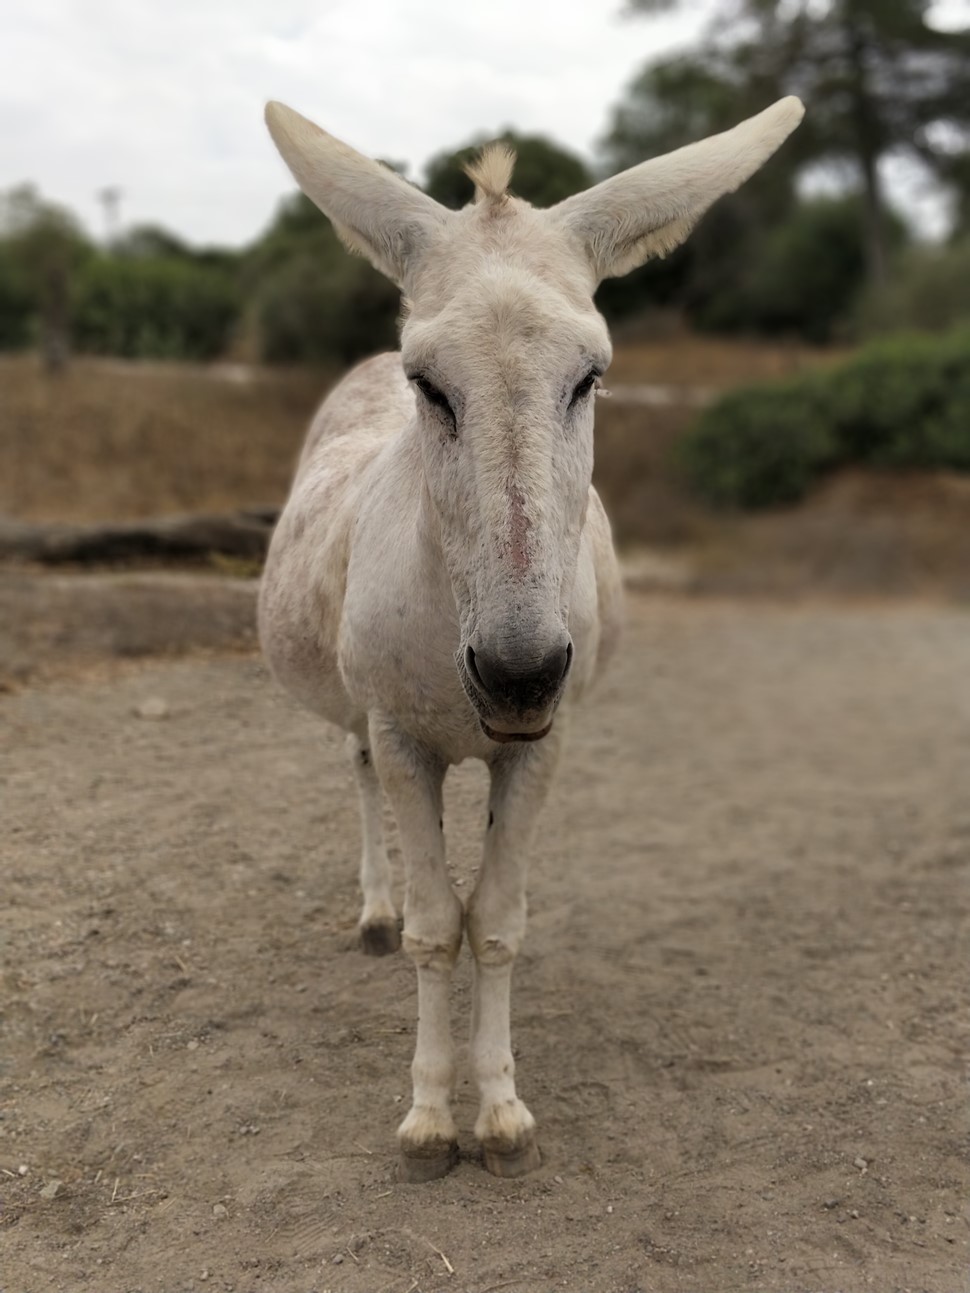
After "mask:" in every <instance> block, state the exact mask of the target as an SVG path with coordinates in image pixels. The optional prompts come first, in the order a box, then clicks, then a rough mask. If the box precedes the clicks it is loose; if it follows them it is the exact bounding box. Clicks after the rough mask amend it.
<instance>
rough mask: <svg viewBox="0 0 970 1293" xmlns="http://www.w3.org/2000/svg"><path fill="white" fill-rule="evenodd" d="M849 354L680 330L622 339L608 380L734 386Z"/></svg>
mask: <svg viewBox="0 0 970 1293" xmlns="http://www.w3.org/2000/svg"><path fill="white" fill-rule="evenodd" d="M844 358H845V352H844V351H838V350H819V349H817V348H815V347H810V346H806V345H803V344H801V343H800V342H777V343H770V342H762V341H759V342H752V341H735V340H728V339H725V338H723V337H693V336H686V335H679V336H672V337H664V338H658V339H651V340H649V341H636V342H634V341H630V342H626V343H624V344H622V345H618V346H617V347H616V352H615V354H614V357H613V363H612V364H611V365H610V372H609V377H608V383H607V384H609V382H616V383H620V382H624V383H626V382H630V383H632V382H656V383H659V384H661V385H670V386H713V387H718V388H721V389H724V390H728V389H730V388H731V387H732V386H739V385H742V384H744V383H746V382H760V381H768V380H769V379H771V378H777V377H791V376H794V375H795V374H796V373H801V372H804V371H805V370H806V369H809V368H821V367H827V366H829V365H831V364H834V363H838V362H839V361H840V360H842V359H844Z"/></svg>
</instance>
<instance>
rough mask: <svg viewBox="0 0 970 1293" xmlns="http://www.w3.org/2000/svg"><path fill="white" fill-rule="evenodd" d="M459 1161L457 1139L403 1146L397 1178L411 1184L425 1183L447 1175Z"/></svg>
mask: <svg viewBox="0 0 970 1293" xmlns="http://www.w3.org/2000/svg"><path fill="white" fill-rule="evenodd" d="M457 1162H458V1144H457V1142H456V1141H450V1142H449V1141H443V1140H435V1141H432V1142H431V1144H430V1145H426V1146H424V1145H422V1146H420V1147H419V1146H409V1147H408V1148H407V1149H405V1148H404V1147H403V1146H402V1148H401V1158H400V1161H399V1163H398V1169H397V1179H398V1180H399V1181H407V1182H408V1184H410V1185H423V1184H424V1183H425V1181H437V1180H440V1178H441V1177H442V1176H447V1175H448V1173H449V1172H450V1171H451V1169H452V1168H453V1167H454V1166H455V1164H456V1163H457Z"/></svg>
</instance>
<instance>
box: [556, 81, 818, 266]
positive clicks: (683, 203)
mask: <svg viewBox="0 0 970 1293" xmlns="http://www.w3.org/2000/svg"><path fill="white" fill-rule="evenodd" d="M804 113H805V109H804V108H803V107H802V105H801V103H800V102H799V100H798V99H796V98H793V97H790V98H787V99H779V101H778V102H777V103H775V104H773V105H772V106H771V107H770V108H766V109H765V111H764V112H760V113H759V114H758V115H757V116H756V117H749V118H748V120H747V121H742V122H741V124H740V125H739V126H735V127H734V129H733V130H726V131H725V132H724V133H723V134H721V135H711V137H710V138H709V139H704V140H702V141H701V142H700V143H697V144H688V145H687V147H686V148H678V149H677V151H676V152H673V153H667V154H666V155H665V156H663V157H656V158H654V159H653V160H652V161H649V162H642V163H641V164H640V165H639V166H634V167H632V168H631V169H630V170H628V171H623V172H621V174H619V175H614V176H613V177H612V179H608V180H604V181H603V183H602V184H597V185H596V187H595V188H592V189H587V190H586V192H585V193H577V194H576V196H575V197H571V198H566V200H565V201H564V202H560V203H559V204H558V206H555V207H553V208H552V209H551V210H550V212H549V215H550V216H552V217H553V218H554V219H556V220H557V221H559V222H560V223H561V224H562V225H564V226H565V228H566V229H568V230H569V231H570V232H571V233H572V234H574V235H575V236H576V237H577V238H578V239H579V240H580V242H581V243H582V245H583V247H584V249H585V251H586V254H587V256H588V257H589V261H590V266H591V268H592V270H593V273H594V274H595V275H596V279H597V281H599V280H600V279H604V278H615V277H617V276H618V275H620V274H627V273H629V272H630V270H631V269H636V267H637V266H638V265H642V264H643V262H644V261H645V260H647V259H648V258H649V257H650V256H665V255H666V254H667V252H668V251H672V250H673V249H674V247H677V246H678V245H679V244H680V243H682V242H683V241H684V239H685V238H686V237H687V235H688V234H689V233H690V231H691V229H693V227H694V225H695V224H696V223H697V221H698V220H699V219H700V218H701V216H702V215H703V214H704V212H705V211H706V210H707V208H708V207H709V206H710V205H711V204H712V203H713V202H715V201H716V200H717V199H718V198H719V197H721V196H722V195H723V194H725V193H733V192H734V190H735V189H736V188H738V187H739V186H740V185H741V184H743V183H744V181H745V180H746V179H748V177H749V176H751V175H753V174H754V172H755V171H756V170H757V169H758V168H759V167H760V166H761V165H762V164H763V163H764V162H766V161H767V160H768V158H769V157H770V156H771V154H772V153H773V152H774V151H775V149H776V148H777V147H778V146H779V145H780V144H781V143H782V142H783V141H784V140H785V139H787V138H788V136H789V135H790V134H791V132H792V131H793V130H794V129H795V127H796V126H797V125H798V123H799V122H800V121H801V119H802V117H803V116H804Z"/></svg>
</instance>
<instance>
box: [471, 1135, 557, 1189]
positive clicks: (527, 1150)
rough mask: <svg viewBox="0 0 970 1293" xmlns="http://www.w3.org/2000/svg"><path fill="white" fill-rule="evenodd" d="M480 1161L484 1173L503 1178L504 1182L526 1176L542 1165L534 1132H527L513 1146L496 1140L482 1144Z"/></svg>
mask: <svg viewBox="0 0 970 1293" xmlns="http://www.w3.org/2000/svg"><path fill="white" fill-rule="evenodd" d="M482 1159H483V1161H484V1163H485V1169H486V1171H488V1172H491V1173H492V1175H493V1176H504V1177H505V1178H506V1180H514V1178H515V1177H517V1176H526V1175H528V1173H529V1172H534V1171H535V1170H536V1168H537V1167H539V1166H540V1165H541V1164H542V1155H541V1154H540V1153H539V1146H538V1144H537V1143H536V1136H535V1132H534V1131H527V1132H526V1133H525V1134H524V1135H523V1136H522V1137H521V1139H520V1140H518V1141H516V1142H514V1143H513V1144H509V1142H508V1141H497V1140H496V1141H491V1142H489V1141H485V1142H483V1144H482Z"/></svg>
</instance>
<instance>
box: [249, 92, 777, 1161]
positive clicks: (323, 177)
mask: <svg viewBox="0 0 970 1293" xmlns="http://www.w3.org/2000/svg"><path fill="white" fill-rule="evenodd" d="M266 116H267V122H268V124H269V129H270V132H271V134H272V136H273V139H274V140H275V142H276V145H277V147H278V148H279V150H280V152H281V153H282V155H283V157H284V159H285V160H286V162H287V164H288V165H289V167H290V169H291V170H292V172H293V174H294V175H295V176H296V178H297V180H298V181H299V183H300V186H301V187H302V188H303V190H304V192H305V193H306V194H307V195H308V196H309V197H310V198H312V200H313V201H314V202H315V203H316V204H317V206H319V207H320V209H321V210H322V211H323V212H324V213H325V214H326V215H327V216H329V217H330V219H331V220H332V221H333V223H334V226H335V227H336V229H337V231H338V233H339V234H340V235H341V237H342V238H343V239H344V241H345V242H346V243H347V245H348V246H349V247H350V248H352V249H353V250H354V251H358V252H361V253H363V254H364V255H365V256H366V257H367V258H368V259H369V260H370V261H371V262H372V263H373V264H374V265H375V266H376V267H377V268H378V269H379V270H381V271H382V272H383V273H385V274H386V275H388V277H389V278H391V279H393V281H394V282H395V283H397V284H398V285H399V286H400V287H401V289H402V291H403V293H404V298H405V302H406V304H405V314H404V322H403V326H402V330H401V353H400V354H393V355H391V354H388V355H381V356H379V357H378V358H376V359H371V360H369V361H368V362H367V363H364V364H361V365H360V366H359V367H358V368H356V369H355V370H354V371H353V372H352V373H351V374H350V375H349V376H348V377H346V378H345V379H344V380H343V381H342V382H341V383H340V385H339V386H338V387H337V388H336V389H335V390H334V391H333V393H332V394H331V395H330V397H329V398H328V399H327V400H326V402H325V403H324V404H323V406H322V408H321V409H320V411H319V412H318V414H317V416H316V418H315V420H314V422H313V424H312V426H311V428H310V433H309V438H308V440H307V443H306V447H305V448H304V451H303V456H302V458H301V461H300V464H299V468H298V471H297V475H296V481H295V484H294V486H293V492H292V494H291V496H290V499H289V502H288V503H287V505H286V508H285V510H284V512H283V515H282V517H281V518H280V523H279V526H278V528H277V530H276V534H275V536H274V538H273V543H272V546H271V549H270V553H269V559H268V562H267V566H266V573H265V577H264V580H263V586H262V593H261V598H260V632H261V638H262V643H263V647H264V650H265V652H266V655H267V658H268V660H269V662H270V665H271V667H272V670H273V672H274V673H275V675H276V677H277V678H278V679H279V680H280V681H281V682H282V683H283V685H284V686H285V687H286V688H288V689H289V691H290V692H292V693H293V694H294V695H295V696H296V697H297V698H298V699H299V700H300V701H301V702H303V703H304V704H305V705H307V706H308V707H309V708H310V709H312V710H315V711H316V712H317V713H318V714H321V715H322V716H323V717H324V718H326V719H329V720H330V721H331V722H332V723H336V724H337V725H338V726H339V727H341V728H343V729H345V730H346V731H347V732H348V733H350V735H349V737H348V747H349V749H350V752H351V755H352V758H353V763H354V770H355V773H356V778H357V785H358V788H359V791H360V801H361V809H362V816H363V838H364V847H363V861H362V865H361V871H360V883H361V888H362V890H363V898H364V907H363V915H362V916H361V922H360V933H361V939H362V943H363V948H364V950H365V951H366V952H370V953H374V954H381V953H384V952H390V951H394V950H396V948H397V947H398V946H399V944H400V936H399V933H398V920H397V913H396V911H395V908H394V903H393V900H392V897H391V874H390V868H389V866H388V859H387V853H386V851H385V846H384V838H383V833H382V825H381V808H382V800H381V787H382V786H383V788H384V790H385V791H386V792H387V795H388V797H389V799H390V801H391V805H392V807H393V810H394V813H395V816H396V818H397V824H398V828H399V831H400V837H401V845H402V850H403V854H404V862H405V868H406V887H405V899H404V926H403V930H404V938H403V941H404V949H405V951H406V952H407V953H408V955H409V956H410V957H411V958H412V959H413V960H414V962H415V964H416V966H417V976H418V1027H417V1043H416V1049H415V1055H414V1062H413V1065H412V1070H411V1072H412V1078H413V1103H412V1105H411V1109H410V1112H409V1113H408V1115H407V1117H406V1118H405V1119H404V1122H403V1123H402V1124H401V1127H400V1129H399V1131H398V1139H399V1143H400V1148H401V1152H402V1168H403V1175H404V1177H405V1179H407V1180H411V1181H418V1180H430V1179H432V1178H434V1177H437V1176H441V1175H443V1174H444V1173H445V1172H447V1171H448V1169H449V1168H450V1167H451V1166H452V1165H453V1164H454V1163H455V1161H456V1159H457V1137H456V1128H455V1123H454V1120H453V1118H452V1114H451V1109H450V1099H451V1093H452V1085H453V1081H454V1060H453V1052H452V1042H451V1030H450V1023H449V987H450V982H451V975H452V968H453V966H454V964H455V960H456V958H457V956H458V951H459V948H460V946H461V941H462V933H463V931H465V932H467V934H468V941H469V943H470V944H471V950H472V953H473V956H474V972H475V979H474V998H473V1006H472V1033H471V1063H472V1067H473V1070H474V1076H475V1079H476V1082H477V1085H478V1088H479V1093H480V1097H481V1108H480V1113H479V1116H478V1119H477V1121H476V1124H475V1135H476V1137H477V1138H478V1140H479V1141H480V1142H481V1145H482V1149H483V1154H484V1161H485V1166H486V1167H487V1168H488V1169H489V1171H491V1172H494V1173H496V1174H498V1175H500V1176H518V1175H520V1174H522V1173H525V1172H528V1171H530V1170H531V1169H532V1168H534V1167H536V1166H537V1165H538V1163H539V1161H540V1159H539V1150H538V1147H537V1144H536V1139H535V1123H534V1120H533V1117H532V1115H531V1113H530V1112H529V1110H528V1109H527V1108H526V1106H525V1105H524V1104H523V1103H522V1101H521V1100H520V1099H519V1098H518V1096H517V1095H516V1091H515V1082H514V1077H513V1074H514V1064H513V1060H512V1047H511V1041H510V1035H509V991H510V981H511V976H512V964H513V962H514V960H515V957H516V953H517V952H518V950H519V947H520V946H521V943H522V938H523V934H524V932H525V921H526V884H525V877H526V857H527V854H528V849H529V841H530V836H531V835H532V831H533V828H534V824H535V820H536V816H537V814H538V812H539V809H540V807H541V806H542V803H543V801H544V799H545V797H546V793H547V791H548V788H549V784H550V781H551V779H552V775H553V771H554V769H555V765H556V760H557V756H558V753H559V747H560V743H561V741H560V738H561V735H562V733H561V724H554V717H555V715H556V712H557V708H558V706H559V705H560V702H563V701H568V702H569V703H570V704H571V703H572V702H573V700H574V699H577V698H578V697H580V696H581V695H582V693H583V692H584V691H586V689H587V688H588V687H589V685H590V683H591V682H592V681H593V679H594V677H595V676H596V675H597V674H598V673H599V672H600V670H601V668H602V666H603V663H604V661H605V660H606V658H607V657H608V656H609V655H610V653H611V652H612V651H613V649H614V646H615V643H616V640H617V636H618V631H619V622H620V582H619V578H618V574H617V565H616V559H615V556H614V553H613V548H612V543H611V540H610V529H609V523H608V521H607V519H606V516H605V514H604V512H603V508H602V505H601V503H600V501H599V498H598V497H597V495H596V493H595V491H594V490H593V488H592V486H591V484H590V480H591V475H592V468H593V398H592V397H593V393H594V390H595V389H596V387H597V384H598V382H599V378H600V376H601V375H602V373H603V372H604V371H605V369H606V367H607V365H608V364H609V362H610V353H611V352H610V341H609V335H608V333H607V330H606V325H605V323H604V322H603V319H602V317H601V316H600V315H599V313H598V312H597V310H596V307H595V306H594V304H593V293H594V291H595V290H596V287H597V284H598V283H599V282H600V280H601V279H603V278H606V277H608V276H611V275H618V274H625V273H627V272H628V271H629V270H631V269H634V268H635V267H636V266H637V265H640V264H641V263H642V262H643V261H644V260H646V259H647V258H648V257H649V256H654V255H663V254H664V253H665V252H667V251H669V250H670V249H671V248H673V247H675V246H676V245H677V244H678V243H680V242H681V241H682V240H683V239H684V238H685V237H686V236H687V234H688V233H689V232H690V230H691V228H692V227H693V225H694V224H695V223H696V221H697V220H698V219H699V217H700V216H701V215H702V214H703V212H704V211H705V210H706V209H707V208H708V207H709V206H710V205H711V203H712V202H713V201H714V200H715V199H716V198H718V197H719V196H720V195H721V194H723V193H727V192H730V191H732V190H733V189H735V188H737V187H738V185H739V184H741V183H742V181H744V180H745V179H747V178H748V176H749V175H751V174H752V173H753V172H754V171H755V170H756V169H757V168H758V167H759V166H761V165H762V163H763V162H764V161H766V159H767V158H768V157H770V155H771V154H772V153H773V152H774V151H775V149H776V148H777V147H778V146H779V144H780V143H781V142H782V141H783V140H784V139H785V137H786V136H787V135H788V134H789V132H790V131H792V130H793V129H794V128H795V126H796V125H797V124H798V122H799V121H800V119H801V116H802V106H801V104H800V103H799V102H798V100H797V99H793V98H788V99H783V100H781V101H780V102H778V103H776V104H775V105H774V106H773V107H771V108H769V109H767V111H765V112H762V113H761V114H760V115H758V116H756V117H752V118H751V119H750V120H748V121H745V122H743V123H742V124H741V125H739V126H737V127H735V129H733V130H729V131H727V132H726V133H724V134H721V135H717V136H714V137H712V138H710V139H707V140H704V141H703V142H701V143H697V144H693V145H691V146H689V147H687V148H682V149H679V150H678V151H677V152H674V153H670V154H669V155H667V156H665V157H661V158H658V159H656V160H654V161H648V162H644V163H643V164H642V165H640V166H635V167H633V168H632V169H631V170H628V171H626V172H624V173H623V174H621V175H617V176H615V177H614V178H612V179H608V180H606V181H604V182H603V183H602V184H598V185H597V186H596V187H595V188H592V189H590V190H588V191H587V192H585V193H581V194H579V195H577V196H576V197H572V198H568V199H567V200H566V201H564V202H560V203H559V205H558V206H555V207H553V208H551V209H550V210H536V209H534V208H533V207H531V206H530V205H529V204H528V203H527V202H523V201H521V200H520V199H518V198H515V197H512V196H511V195H510V194H509V193H508V192H507V186H508V184H509V182H510V179H511V173H512V165H513V162H514V158H513V156H512V155H511V154H510V153H509V152H507V151H505V150H503V149H502V148H497V147H493V148H491V149H488V150H486V151H485V153H484V154H483V155H482V157H481V159H480V160H479V162H478V163H477V164H476V165H475V166H474V167H472V168H471V170H470V172H469V173H470V175H471V177H472V179H473V180H474V182H475V188H476V193H475V201H474V202H473V203H472V204H470V205H469V206H467V207H465V208H464V210H461V211H457V212H453V211H449V210H446V209H445V208H444V207H442V206H440V205H439V204H438V203H436V202H434V201H433V200H432V199H431V198H429V197H427V196H426V195H425V194H423V193H422V192H421V191H420V190H418V189H417V188H414V187H413V186H412V185H410V184H408V183H407V182H406V181H405V180H403V179H402V178H400V176H398V175H396V174H394V173H393V172H392V171H390V170H388V169H387V168H385V167H383V166H381V165H379V164H378V163H377V162H374V161H371V160H369V159H368V158H365V157H362V156H361V155H360V154H359V153H356V152H354V151H353V149H351V148H348V147H347V145H346V144H343V143H341V142H339V140H337V139H334V138H333V137H332V136H330V135H328V134H326V133H324V131H322V130H320V129H318V127H316V126H315V125H313V124H312V123H311V122H309V121H307V120H306V119H305V118H304V117H301V116H299V115H298V114H297V113H295V112H293V111H291V110H290V109H289V108H285V107H283V106H281V105H280V104H275V103H272V104H270V105H269V107H268V109H267V114H266ZM467 758H477V759H482V760H484V761H485V763H486V764H487V766H488V769H489V772H490V774H491V793H490V798H489V813H488V826H487V829H486V831H485V842H484V857H483V860H482V864H481V868H480V870H479V874H478V880H477V883H476V885H475V889H474V892H473V893H472V894H471V897H470V898H469V900H468V902H467V905H466V906H464V907H463V906H462V903H461V902H460V901H459V899H458V897H457V895H456V894H455V892H454V890H453V889H452V886H451V883H450V881H449V878H448V871H447V868H446V864H445V845H444V835H443V823H442V783H443V780H444V776H445V772H446V770H447V768H448V767H449V765H450V764H453V763H460V762H461V760H463V759H467Z"/></svg>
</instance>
